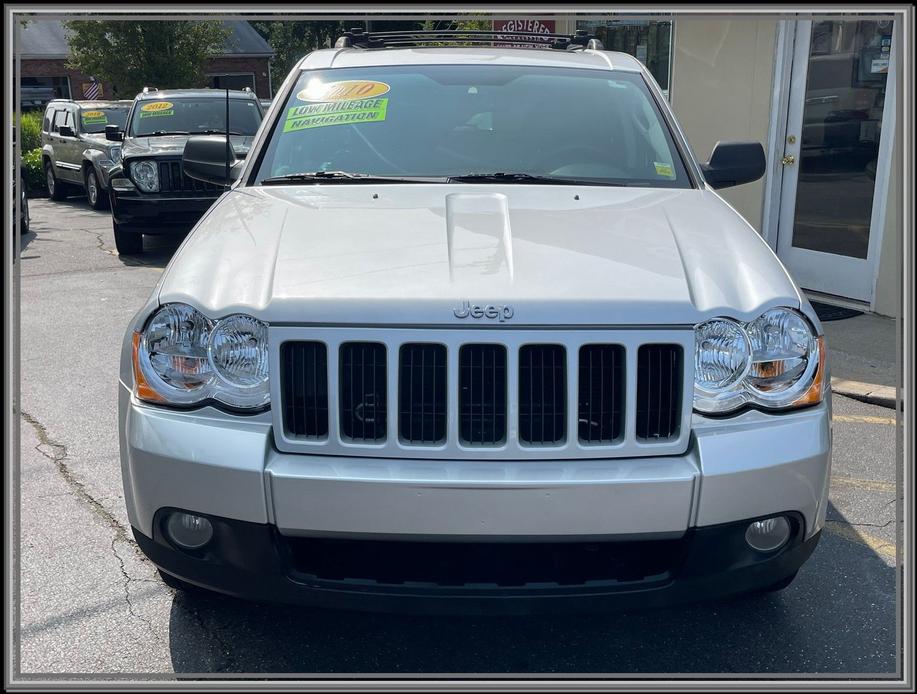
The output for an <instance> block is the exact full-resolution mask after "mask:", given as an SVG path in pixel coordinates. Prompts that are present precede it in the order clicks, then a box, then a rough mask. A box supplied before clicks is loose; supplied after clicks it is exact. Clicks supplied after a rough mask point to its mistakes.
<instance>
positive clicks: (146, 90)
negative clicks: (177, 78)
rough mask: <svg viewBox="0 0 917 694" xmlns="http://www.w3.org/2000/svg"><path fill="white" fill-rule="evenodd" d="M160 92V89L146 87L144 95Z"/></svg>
mask: <svg viewBox="0 0 917 694" xmlns="http://www.w3.org/2000/svg"><path fill="white" fill-rule="evenodd" d="M158 91H159V89H157V88H156V87H144V88H143V93H144V94H149V93H150V92H158Z"/></svg>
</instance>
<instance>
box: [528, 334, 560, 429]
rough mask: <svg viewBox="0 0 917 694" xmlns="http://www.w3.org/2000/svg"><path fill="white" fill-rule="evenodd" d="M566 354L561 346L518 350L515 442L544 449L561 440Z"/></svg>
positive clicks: (535, 346) (533, 346) (532, 347)
mask: <svg viewBox="0 0 917 694" xmlns="http://www.w3.org/2000/svg"><path fill="white" fill-rule="evenodd" d="M566 358H567V356H566V351H565V350H564V348H563V345H523V346H522V348H521V349H520V350H519V439H520V440H521V441H522V442H523V443H526V444H530V445H537V446H545V445H554V444H557V443H560V442H562V441H563V440H564V438H565V435H566V434H565V426H564V422H565V415H566V411H567V410H566V386H567V375H566V372H567V369H566Z"/></svg>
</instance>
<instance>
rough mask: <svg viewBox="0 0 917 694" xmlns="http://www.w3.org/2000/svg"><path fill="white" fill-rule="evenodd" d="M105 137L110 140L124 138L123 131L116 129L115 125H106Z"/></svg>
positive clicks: (118, 140)
mask: <svg viewBox="0 0 917 694" xmlns="http://www.w3.org/2000/svg"><path fill="white" fill-rule="evenodd" d="M105 139H106V140H111V141H112V142H121V141H122V140H124V133H123V132H121V131H120V130H118V126H117V125H106V126H105Z"/></svg>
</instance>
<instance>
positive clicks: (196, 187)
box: [158, 160, 223, 194]
mask: <svg viewBox="0 0 917 694" xmlns="http://www.w3.org/2000/svg"><path fill="white" fill-rule="evenodd" d="M158 166H159V192H160V193H213V194H217V193H219V192H220V191H221V190H223V187H222V186H217V185H215V184H213V183H206V182H205V181H199V180H197V179H196V178H191V177H190V176H186V175H185V173H184V171H182V165H181V160H178V161H175V160H170V161H159V162H158Z"/></svg>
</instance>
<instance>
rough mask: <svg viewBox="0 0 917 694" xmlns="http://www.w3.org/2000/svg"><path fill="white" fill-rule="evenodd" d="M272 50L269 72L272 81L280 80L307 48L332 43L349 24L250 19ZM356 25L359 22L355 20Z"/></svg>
mask: <svg viewBox="0 0 917 694" xmlns="http://www.w3.org/2000/svg"><path fill="white" fill-rule="evenodd" d="M249 23H250V24H251V25H252V26H253V27H254V28H255V31H257V32H258V33H259V34H261V36H262V37H263V38H264V39H265V40H266V41H267V42H268V43H269V44H270V46H271V50H273V51H274V57H273V58H272V59H271V74H272V75H274V79H275V80H276V83H278V84H279V81H280V80H282V79H284V78H285V77H286V76H287V74H288V73H289V72H290V70H291V69H292V67H293V66H294V65H295V64H296V63H297V61H298V60H299V59H300V58H302V57H303V56H304V55H306V54H307V53H309V52H310V51H314V50H315V49H317V48H325V47H327V46H330V45H332V44H333V43H334V41H335V39H337V37H338V36H340V35H341V33H342V32H343V31H345V29H349V28H350V24H353V22H351V23H348V24H346V26H345V23H343V22H331V21H323V22H322V21H314V22H313V21H308V22H306V21H303V22H298V21H284V22H277V21H253V22H249ZM357 24H359V22H357Z"/></svg>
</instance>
